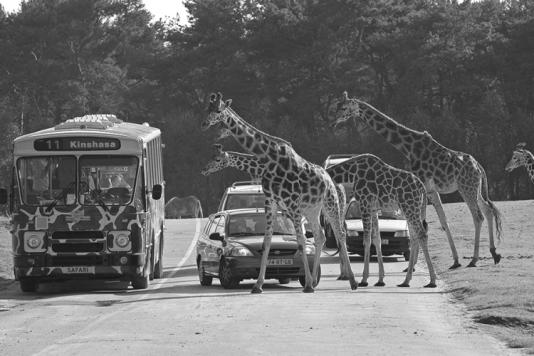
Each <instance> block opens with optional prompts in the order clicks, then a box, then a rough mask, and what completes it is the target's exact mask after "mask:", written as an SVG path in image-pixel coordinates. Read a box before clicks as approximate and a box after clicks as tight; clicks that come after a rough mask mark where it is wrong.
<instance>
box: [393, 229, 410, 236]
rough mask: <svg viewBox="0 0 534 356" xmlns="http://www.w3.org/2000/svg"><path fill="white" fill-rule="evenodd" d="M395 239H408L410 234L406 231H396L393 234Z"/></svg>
mask: <svg viewBox="0 0 534 356" xmlns="http://www.w3.org/2000/svg"><path fill="white" fill-rule="evenodd" d="M393 236H395V237H410V234H409V233H408V230H401V231H396V232H395V235H393Z"/></svg>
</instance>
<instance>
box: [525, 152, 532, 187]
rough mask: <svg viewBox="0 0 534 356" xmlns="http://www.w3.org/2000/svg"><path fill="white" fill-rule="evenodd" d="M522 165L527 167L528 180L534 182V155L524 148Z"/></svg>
mask: <svg viewBox="0 0 534 356" xmlns="http://www.w3.org/2000/svg"><path fill="white" fill-rule="evenodd" d="M524 152H525V155H524V156H523V157H524V166H525V168H526V169H527V172H528V175H529V177H530V180H531V181H533V182H534V155H533V154H532V153H531V152H530V151H527V150H524Z"/></svg>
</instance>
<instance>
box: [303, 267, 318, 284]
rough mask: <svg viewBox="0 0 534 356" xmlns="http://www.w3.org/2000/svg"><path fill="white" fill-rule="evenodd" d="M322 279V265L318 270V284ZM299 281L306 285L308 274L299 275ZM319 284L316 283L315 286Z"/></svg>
mask: <svg viewBox="0 0 534 356" xmlns="http://www.w3.org/2000/svg"><path fill="white" fill-rule="evenodd" d="M320 280H321V266H319V270H317V285H319V281H320ZM299 282H300V285H301V286H303V287H304V286H305V285H306V276H299ZM317 285H315V286H314V287H317Z"/></svg>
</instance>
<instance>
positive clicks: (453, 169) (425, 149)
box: [335, 92, 502, 269]
mask: <svg viewBox="0 0 534 356" xmlns="http://www.w3.org/2000/svg"><path fill="white" fill-rule="evenodd" d="M350 119H352V120H362V121H363V122H364V123H366V124H367V125H369V126H370V127H371V128H372V129H374V130H375V131H376V132H377V133H378V134H379V135H380V136H382V137H384V138H385V139H386V140H387V141H388V142H389V143H390V144H392V145H393V146H394V147H395V148H396V149H397V150H399V151H400V152H401V153H402V154H403V155H404V156H405V157H406V158H407V159H408V162H409V165H410V166H409V167H410V170H411V171H412V172H413V173H414V174H415V175H416V176H417V177H419V178H420V179H421V180H422V181H423V183H424V184H425V188H426V190H427V193H428V197H429V199H430V201H431V203H432V205H434V208H435V209H436V212H437V214H438V217H439V220H440V223H441V226H442V227H443V229H444V230H445V233H446V234H447V239H448V241H449V245H450V248H451V251H452V255H453V259H454V263H453V265H452V266H451V267H450V268H451V269H454V268H457V267H459V266H461V265H460V263H459V261H458V252H457V251H456V246H455V245H454V241H453V239H452V234H451V232H450V230H449V226H448V224H447V218H446V216H445V212H444V210H443V206H442V204H441V199H440V196H439V194H447V193H453V192H455V191H458V192H459V193H460V195H461V196H462V197H463V199H464V201H465V202H466V204H467V206H468V208H469V210H470V211H471V215H472V216H473V222H474V225H475V247H474V254H473V258H472V259H471V262H470V263H469V265H468V267H475V266H476V262H477V261H478V257H479V247H480V229H481V226H482V222H483V221H484V215H485V216H486V219H487V221H488V230H489V240H490V253H491V255H492V256H493V260H494V262H495V264H497V263H499V261H500V260H501V255H500V254H497V253H496V249H495V243H494V241H493V218H494V219H495V224H496V232H497V238H498V239H499V240H500V238H501V232H502V223H501V214H500V212H499V210H497V208H496V207H495V205H494V204H493V202H492V201H491V200H490V199H489V197H488V182H487V177H486V172H485V171H484V168H482V166H481V165H480V163H478V162H477V161H476V160H475V159H474V158H473V156H471V155H469V154H467V153H463V152H459V151H454V150H451V149H449V148H447V147H445V146H443V145H441V144H440V143H438V142H437V141H436V140H434V139H433V138H432V136H430V134H429V133H428V132H426V131H424V132H420V131H415V130H412V129H409V128H407V127H406V126H404V125H401V124H400V123H398V122H397V121H395V120H393V119H392V118H390V117H388V116H387V115H385V114H383V113H381V112H380V111H378V110H377V109H375V108H374V107H372V106H371V105H369V104H367V103H365V102H363V101H361V100H358V99H351V98H349V97H348V95H347V93H346V92H344V93H343V97H342V99H341V100H340V101H339V103H338V105H337V110H336V121H335V125H338V124H341V123H344V122H347V121H348V120H350Z"/></svg>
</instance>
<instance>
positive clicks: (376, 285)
mask: <svg viewBox="0 0 534 356" xmlns="http://www.w3.org/2000/svg"><path fill="white" fill-rule="evenodd" d="M385 285H386V283H384V282H376V283H375V287H383V286H385Z"/></svg>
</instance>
